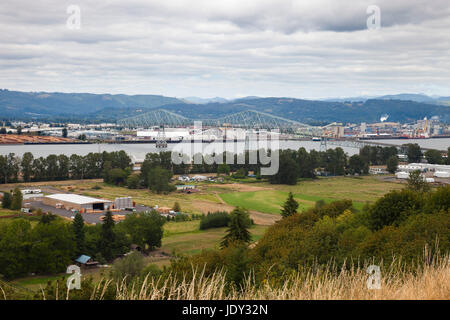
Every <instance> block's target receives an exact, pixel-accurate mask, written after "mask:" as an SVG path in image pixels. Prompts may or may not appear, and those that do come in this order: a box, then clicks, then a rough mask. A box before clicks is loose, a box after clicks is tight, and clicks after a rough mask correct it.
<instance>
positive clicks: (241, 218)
mask: <svg viewBox="0 0 450 320" xmlns="http://www.w3.org/2000/svg"><path fill="white" fill-rule="evenodd" d="M250 224H251V220H250V218H249V215H248V211H247V210H245V209H242V208H239V207H238V208H236V209H234V210H233V211H232V212H231V213H230V224H229V226H228V230H227V233H226V235H225V236H224V237H223V239H222V242H221V244H220V246H221V247H222V248H225V247H228V246H229V245H230V244H231V243H233V242H240V243H249V242H250V241H251V235H250V232H249V231H248V228H249V227H250Z"/></svg>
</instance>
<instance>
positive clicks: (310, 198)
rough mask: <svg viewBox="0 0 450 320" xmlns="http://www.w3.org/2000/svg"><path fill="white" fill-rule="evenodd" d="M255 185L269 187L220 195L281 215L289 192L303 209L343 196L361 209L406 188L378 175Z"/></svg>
mask: <svg viewBox="0 0 450 320" xmlns="http://www.w3.org/2000/svg"><path fill="white" fill-rule="evenodd" d="M252 185H253V186H259V187H264V188H267V189H269V190H260V191H249V192H241V191H238V192H223V193H220V194H219V195H220V197H221V198H222V199H223V200H224V201H225V202H226V203H227V204H229V205H233V206H240V207H243V208H246V209H249V210H255V211H259V212H264V213H274V214H279V213H280V209H281V206H282V205H283V203H284V202H285V201H286V198H287V196H288V193H289V192H292V193H293V194H294V198H295V199H296V200H297V201H298V202H299V211H301V210H305V209H307V208H310V207H313V206H314V204H315V202H316V201H318V200H324V201H325V202H326V203H329V202H332V201H335V200H341V199H349V200H352V201H353V205H354V207H355V208H356V209H361V208H362V207H363V206H364V204H365V203H366V202H373V201H375V200H376V199H378V198H379V197H381V196H383V195H384V194H385V193H387V192H389V191H391V190H395V189H401V188H403V186H402V185H400V184H398V183H391V182H385V181H381V180H378V179H377V178H374V177H336V178H321V179H317V180H307V181H302V182H299V183H298V184H297V185H295V186H287V185H271V184H268V183H258V184H256V183H255V184H252Z"/></svg>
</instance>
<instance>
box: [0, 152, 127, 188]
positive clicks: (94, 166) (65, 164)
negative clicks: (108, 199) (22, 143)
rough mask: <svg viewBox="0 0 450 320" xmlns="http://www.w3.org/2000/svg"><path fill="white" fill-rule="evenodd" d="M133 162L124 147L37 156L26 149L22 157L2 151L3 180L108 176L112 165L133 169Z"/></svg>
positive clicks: (0, 157) (3, 181) (113, 167)
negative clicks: (103, 150)
mask: <svg viewBox="0 0 450 320" xmlns="http://www.w3.org/2000/svg"><path fill="white" fill-rule="evenodd" d="M131 167H132V162H131V159H130V157H129V156H128V155H127V153H126V152H125V151H114V152H106V151H105V152H102V153H89V154H87V155H86V156H80V155H78V154H72V155H71V156H70V157H68V156H66V155H63V154H61V155H55V154H51V155H48V156H47V157H45V158H44V157H36V158H35V157H34V155H33V154H32V153H31V152H26V153H24V154H23V156H22V157H18V156H16V155H15V154H14V153H10V154H8V155H5V156H3V155H0V183H13V182H19V181H24V182H30V181H56V180H67V179H98V178H105V177H106V178H108V175H107V174H108V172H109V171H110V170H112V169H121V170H127V171H129V172H131Z"/></svg>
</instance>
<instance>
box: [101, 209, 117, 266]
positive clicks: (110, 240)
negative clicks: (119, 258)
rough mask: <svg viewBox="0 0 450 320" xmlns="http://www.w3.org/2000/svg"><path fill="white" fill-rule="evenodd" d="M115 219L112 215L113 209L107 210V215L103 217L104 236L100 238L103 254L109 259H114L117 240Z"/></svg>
mask: <svg viewBox="0 0 450 320" xmlns="http://www.w3.org/2000/svg"><path fill="white" fill-rule="evenodd" d="M114 226H115V223H114V219H113V217H112V213H111V211H109V210H108V211H107V212H106V214H105V217H104V218H103V224H102V237H101V239H100V251H101V254H102V256H103V257H104V258H105V259H106V260H107V261H110V260H112V259H113V258H114V257H113V247H114V241H115V234H114Z"/></svg>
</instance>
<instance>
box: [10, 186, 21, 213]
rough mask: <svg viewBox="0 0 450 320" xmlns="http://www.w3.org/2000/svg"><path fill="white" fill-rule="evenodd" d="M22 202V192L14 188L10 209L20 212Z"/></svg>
mask: <svg viewBox="0 0 450 320" xmlns="http://www.w3.org/2000/svg"><path fill="white" fill-rule="evenodd" d="M22 200H23V196H22V192H21V191H20V189H19V188H15V189H14V192H13V195H12V200H11V209H12V210H20V209H21V208H22Z"/></svg>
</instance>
